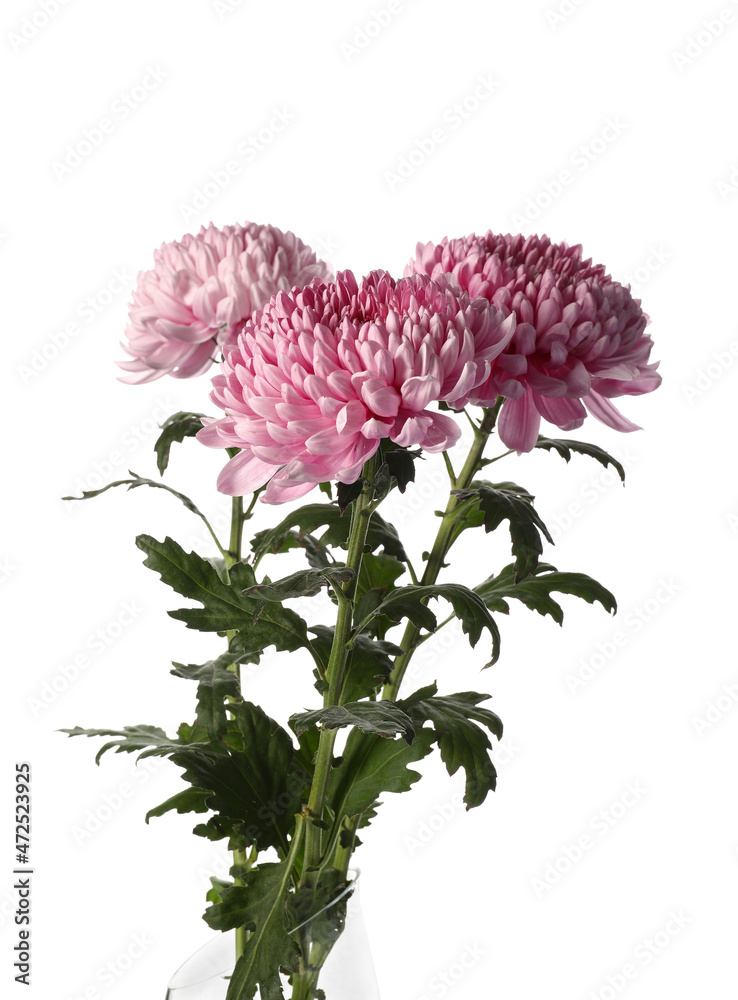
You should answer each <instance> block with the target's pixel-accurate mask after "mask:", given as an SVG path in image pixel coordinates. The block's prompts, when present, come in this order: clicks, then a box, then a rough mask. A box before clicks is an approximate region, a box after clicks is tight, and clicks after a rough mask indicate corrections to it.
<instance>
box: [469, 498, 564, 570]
mask: <svg viewBox="0 0 738 1000" xmlns="http://www.w3.org/2000/svg"><path fill="white" fill-rule="evenodd" d="M452 492H453V493H454V494H455V495H456V496H457V497H458V498H459V500H460V501H461V502H462V503H463V502H464V501H467V500H472V501H473V500H476V501H477V505H478V512H479V516H480V517H481V523H483V524H484V529H485V531H488V532H489V531H494V530H495V528H497V527H499V525H500V524H501V523H502V522H503V521H507V522H508V523H509V527H510V539H511V541H512V552H513V555H514V556H515V574H516V579H518V580H520V579H522V578H523V577H525V576H527V575H528V574H529V573H531V572H532V571H533V569H534V568H535V567H536V565H537V563H538V558H539V556H540V555H542V553H543V543H542V541H541V535H543V536H544V538H546V540H547V541H549V542H550V543H551V544H552V545H553V538H551V535H550V534H549V531H548V528H547V527H546V525H545V524H544V523H543V521H542V520H541V518H540V517H539V516H538V512H537V511H536V509H535V507H534V506H533V500H534V499H535V498H534V497H533V496H532V495H531V494H530V493H528V491H527V490H525V489H523V487H522V486H517V485H516V484H515V483H509V482H505V483H486V482H473V483H472V485H471V487H470V488H469V489H465V490H452ZM475 523H478V522H475V519H474V518H473V517H471V516H469V515H467V517H466V519H465V523H464V522H462V524H461V525H460V527H461V529H462V530H463V528H464V527H466V526H473V525H474V524H475Z"/></svg>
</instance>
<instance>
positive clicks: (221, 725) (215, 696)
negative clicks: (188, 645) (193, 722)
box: [171, 653, 243, 739]
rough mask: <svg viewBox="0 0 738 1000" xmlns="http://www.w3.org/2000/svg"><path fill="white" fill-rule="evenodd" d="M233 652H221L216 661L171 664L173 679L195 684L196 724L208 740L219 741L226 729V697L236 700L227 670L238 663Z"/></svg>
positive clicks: (234, 679) (236, 690)
mask: <svg viewBox="0 0 738 1000" xmlns="http://www.w3.org/2000/svg"><path fill="white" fill-rule="evenodd" d="M242 659H243V658H242V657H240V656H237V655H236V654H234V653H223V654H222V656H219V657H218V659H217V660H208V662H207V663H202V664H199V665H196V664H193V663H190V664H187V665H185V664H184V663H174V664H172V666H173V667H174V670H172V671H171V672H172V673H173V674H174V676H175V677H184V678H186V679H187V680H191V681H197V717H196V718H197V724H198V725H200V726H203V727H204V728H205V729H206V730H207V732H208V735H209V736H210V738H211V739H219V738H220V737H221V736H222V735H223V734H224V733H225V732H226V728H227V724H228V722H227V718H226V710H225V699H226V698H239V697H240V696H241V685H240V683H239V680H238V676H237V675H236V674H235V673H234V672H233V671H232V670H229V669H228V668H229V667H231V666H234V665H235V664H238V663H240V662H242Z"/></svg>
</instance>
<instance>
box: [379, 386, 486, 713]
mask: <svg viewBox="0 0 738 1000" xmlns="http://www.w3.org/2000/svg"><path fill="white" fill-rule="evenodd" d="M501 405H502V399H498V400H497V403H496V405H495V406H494V407H493V408H492V409H490V410H485V411H484V417H483V418H482V422H481V424H479V426H478V427H477V426H476V425H475V426H474V441H473V443H472V446H471V448H470V449H469V454H468V455H467V456H466V461H465V462H464V466H463V468H462V470H461V472H460V473H459V474H458V476H456V477H455V479H454V480H452V488H453V489H455V490H464V489H466V488H467V487H468V486H469V484H470V483H471V482H472V480H473V479H474V477H475V476H476V474H477V473H478V472H479V469H480V468H481V466H480V462H481V459H482V456H483V453H484V448H485V446H486V444H487V441H488V440H489V436H490V434H491V433H492V431H493V430H494V426H495V422H496V420H497V414H498V413H499V410H500V406H501ZM458 506H459V498H458V497H457V496H456V494H455V493H452V494H451V495H450V496H449V498H448V503H447V504H446V510H445V511H444V514H443V518H442V519H441V526H440V528H439V529H438V534H437V535H436V540H435V541H434V543H433V548H432V549H431V551H430V555H429V556H428V562H427V563H426V566H425V572H424V573H423V576H422V578H421V580H420V583H421V585H422V586H428V585H429V584H433V583H435V582H436V581H437V580H438V575H439V573H440V572H441V570H442V569H443V566H444V563H445V559H446V556H447V555H448V550H449V549H450V548H451V545H452V544H453V541H454V532H455V531H456V527H457V523H456V519H455V518H454V517H453V514H454V512H455V511H456V508H457V507H458ZM419 637H420V629H419V628H418V627H417V625H413V624H412V623H411V622H408V625H407V628H406V629H405V634H404V635H403V637H402V642H401V643H400V645H401V647H402V649H403V650H404V653H403V654H402V655H401V656H398V657H397V659H396V660H395V665H394V668H393V670H392V673H391V674H390V678H389V680H388V681H387V683H386V684H385V686H384V690H383V691H382V699H383V700H384V701H397V696H398V694H399V690H400V685H401V684H402V679H403V677H404V676H405V671H406V670H407V668H408V666H409V665H410V660H411V659H412V656H413V653H414V652H415V649H416V647H417V646H418V644H419V643H418V639H419Z"/></svg>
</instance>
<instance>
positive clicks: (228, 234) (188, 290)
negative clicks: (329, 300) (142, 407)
mask: <svg viewBox="0 0 738 1000" xmlns="http://www.w3.org/2000/svg"><path fill="white" fill-rule="evenodd" d="M332 276H333V272H332V271H331V268H330V267H329V266H328V265H327V264H324V263H323V262H322V261H319V260H318V259H317V257H316V256H315V254H314V252H313V251H312V250H311V249H310V247H308V246H306V245H305V244H304V243H303V242H302V240H300V239H298V238H297V236H295V235H294V233H289V232H288V233H283V232H282V230H281V229H277V228H275V227H274V226H262V225H258V224H257V223H255V222H247V223H246V224H245V225H243V226H241V225H235V226H225V227H224V228H223V229H216V228H215V226H214V225H213V224H212V223H211V224H210V225H209V226H208V227H207V229H206V228H205V227H204V226H203V227H202V228H201V229H200V232H199V233H198V234H197V236H192V235H190V234H188V235H187V236H183V237H182V239H181V241H177V242H173V243H164V244H162V246H161V247H160V249H159V250H155V251H154V267H153V269H152V270H150V271H141V272H140V273H139V275H138V284H137V287H136V289H135V291H134V293H133V302H132V303H131V304H130V307H129V318H130V323H129V325H128V327H127V329H126V336H127V337H128V343H127V344H123V345H122V346H123V350H124V351H125V352H126V353H127V354H129V355H130V357H131V358H132V359H133V360H132V361H122V362H119V367H121V368H123V369H124V371H127V372H131V374H130V375H128V376H126V377H125V378H122V379H121V381H122V382H130V383H133V384H139V383H141V382H151V381H153V380H154V379H157V378H161V376H162V375H173V376H174V378H191V377H192V376H195V375H200V374H202V373H203V372H204V371H207V369H208V368H209V367H210V365H211V363H212V360H213V354H214V352H215V350H216V348H217V347H218V346H221V347H222V346H223V345H224V344H227V343H228V342H229V340H233V339H235V337H236V335H237V333H238V330H239V327H240V325H241V323H242V322H243V321H244V320H245V319H248V318H249V317H250V316H251V315H252V313H254V312H255V311H256V310H257V309H261V308H262V307H263V306H264V305H266V303H267V302H268V301H269V299H270V298H271V297H272V296H273V295H275V294H276V293H277V292H278V291H289V289H291V288H293V287H294V286H299V285H306V284H308V282H310V281H311V280H312V279H313V278H315V277H318V278H331V277H332Z"/></svg>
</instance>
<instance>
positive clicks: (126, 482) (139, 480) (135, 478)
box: [62, 469, 210, 528]
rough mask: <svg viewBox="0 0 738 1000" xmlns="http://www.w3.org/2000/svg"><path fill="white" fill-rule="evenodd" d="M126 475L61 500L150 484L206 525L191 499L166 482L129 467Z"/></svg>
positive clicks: (204, 518) (85, 497) (78, 498)
mask: <svg viewBox="0 0 738 1000" xmlns="http://www.w3.org/2000/svg"><path fill="white" fill-rule="evenodd" d="M128 475H129V476H131V477H132V478H131V479H117V480H116V481H115V482H114V483H108V484H107V486H101V487H100V489H99V490H84V491H83V492H82V496H81V497H62V500H91V499H92V498H93V497H99V496H100V494H101V493H107V491H108V490H112V489H114V488H115V487H116V486H127V487H128V489H129V491H130V490H135V489H136V488H137V487H139V486H151V487H152V488H153V489H155V490H166V491H167V493H171V494H172V496H173V497H176V498H177V499H178V500H179V501H180V502H181V503H183V504H184V506H185V507H186V508H187V510H190V511H192V513H193V514H197V516H198V517H199V518H201V520H203V521H204V522H205V524H207V525H208V528H210V525H209V524H208V520H207V518H206V517H205V515H204V514H203V513H202V511H201V510H200V509H199V507H197V505H196V504H195V502H194V501H193V500H190V498H189V497H188V496H185V494H184V493H179V492H178V491H177V490H173V489H172V487H171V486H167V484H166V483H159V482H157V481H156V480H155V479H144V478H143V477H142V476H139V475H138V473H136V472H133V471H132V470H131V469H129V470H128Z"/></svg>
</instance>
